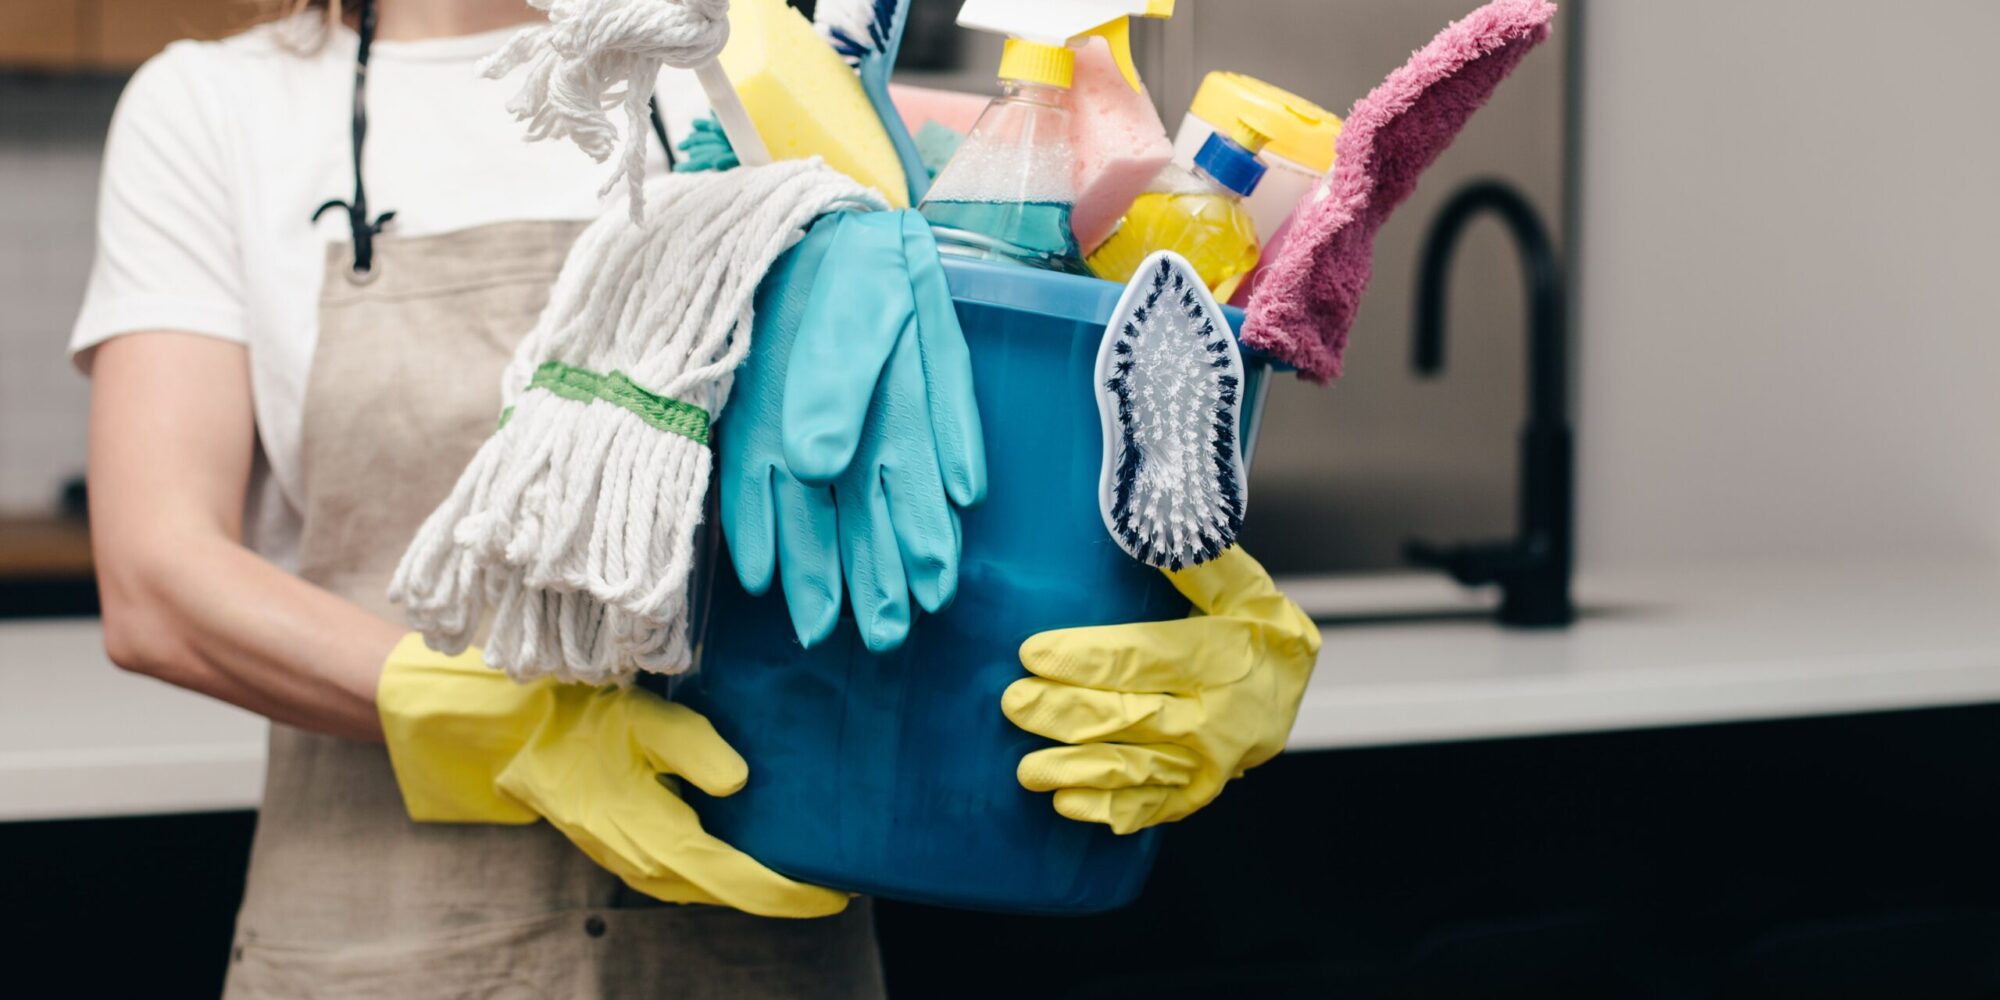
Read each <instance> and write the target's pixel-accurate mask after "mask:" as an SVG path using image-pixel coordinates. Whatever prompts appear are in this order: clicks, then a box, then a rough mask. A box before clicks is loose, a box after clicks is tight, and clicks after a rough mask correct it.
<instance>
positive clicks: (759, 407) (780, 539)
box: [716, 215, 840, 646]
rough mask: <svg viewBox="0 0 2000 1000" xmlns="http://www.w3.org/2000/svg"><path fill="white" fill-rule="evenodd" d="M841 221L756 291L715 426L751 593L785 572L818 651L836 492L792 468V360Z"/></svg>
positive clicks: (835, 219) (806, 636)
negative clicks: (751, 321) (745, 341)
mask: <svg viewBox="0 0 2000 1000" xmlns="http://www.w3.org/2000/svg"><path fill="white" fill-rule="evenodd" d="M839 222H840V216H837V215H830V216H826V217H825V218H822V219H820V220H819V221H818V222H816V223H814V224H813V226H812V228H811V229H810V230H808V231H807V233H806V235H805V238H804V239H803V240H800V241H799V244H798V246H795V247H793V248H792V249H791V250H789V251H787V252H786V253H785V255H784V256H782V257H779V258H778V262H777V263H776V264H775V265H773V266H772V268H771V272H770V273H769V274H767V275H765V276H764V281H763V284H761V285H759V286H758V288H757V300H756V304H755V306H754V308H755V309H756V322H755V325H754V326H753V327H752V330H751V337H750V354H749V356H748V357H747V358H746V359H745V360H744V362H743V366H742V367H741V368H739V369H737V372H736V385H735V388H734V389H733V390H732V391H731V393H730V400H729V405H728V406H725V407H723V409H722V416H721V418H720V419H719V420H718V421H717V423H716V448H717V451H718V452H719V453H720V457H721V465H722V471H721V476H722V503H721V515H722V534H723V537H724V538H726V539H727V540H728V542H729V554H730V558H731V560H732V561H733V562H734V563H735V564H736V576H737V579H739V580H741V581H742V582H743V589H744V590H747V591H749V592H750V593H752V594H763V593H765V592H766V591H768V590H770V588H771V580H772V578H773V576H775V575H777V574H778V573H779V570H780V567H782V572H783V576H782V580H783V588H784V594H785V607H786V608H787V610H788V611H789V613H790V614H791V618H792V631H793V632H794V633H795V634H797V635H798V637H799V641H800V642H803V643H805V644H806V645H807V646H811V645H813V644H814V643H817V642H819V641H820V640H821V639H824V638H826V636H827V635H828V634H829V633H831V632H832V631H833V626H834V624H835V623H836V622H837V621H838V620H839V617H840V547H839V538H838V535H837V528H836V523H835V512H834V507H833V490H831V489H830V488H828V487H825V486H807V485H805V484H804V483H801V482H799V480H798V478H797V477H795V476H793V475H792V473H791V470H790V469H787V468H786V467H785V454H784V444H783V441H782V438H781V434H782V431H783V423H782V415H783V404H784V398H785V395H784V393H785V370H786V361H787V359H788V358H789V357H790V356H791V351H792V341H793V339H794V336H795V335H796V334H797V332H798V326H799V316H800V315H801V314H802V313H804V312H805V306H806V299H807V298H808V297H810V296H811V294H812V287H813V276H814V275H816V274H817V273H818V272H819V268H820V263H821V262H822V261H823V260H825V259H826V253H827V248H828V247H829V246H831V245H832V243H833V236H834V230H835V229H836V228H837V227H838V225H839Z"/></svg>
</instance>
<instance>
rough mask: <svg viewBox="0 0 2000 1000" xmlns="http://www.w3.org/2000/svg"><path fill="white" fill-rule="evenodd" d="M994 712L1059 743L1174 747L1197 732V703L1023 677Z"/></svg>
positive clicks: (1200, 718)
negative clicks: (1168, 745) (1164, 745)
mask: <svg viewBox="0 0 2000 1000" xmlns="http://www.w3.org/2000/svg"><path fill="white" fill-rule="evenodd" d="M1000 710H1001V711H1002V712H1004V713H1005V714H1006V716H1007V718H1008V719H1009V720H1010V721H1012V722H1013V723H1014V725H1016V726H1019V727H1021V728H1022V729H1025V730H1027V731H1028V732H1031V733H1034V734H1035V735H1037V736H1046V737H1048V738H1049V739H1052V740H1056V741H1057V742H1061V743H1107V742H1108V743H1174V742H1178V741H1180V740H1182V739H1184V738H1186V737H1187V735H1188V734H1189V733H1192V732H1194V731H1195V730H1196V729H1198V728H1199V727H1200V726H1201V724H1202V721H1203V712H1202V709H1201V703H1200V702H1198V701H1195V700H1193V699H1189V698H1182V697H1178V696H1176V695H1168V694H1126V693H1124V692H1119V691H1099V690H1096V689H1095V688H1085V687H1077V686H1075V685H1073V684H1061V683H1057V682H1055V681H1045V680H1042V679H1041V678H1039V677H1026V678H1022V679H1021V680H1018V681H1015V682H1014V683H1012V684H1009V685H1007V690H1006V691H1004V692H1002V693H1001V695H1000Z"/></svg>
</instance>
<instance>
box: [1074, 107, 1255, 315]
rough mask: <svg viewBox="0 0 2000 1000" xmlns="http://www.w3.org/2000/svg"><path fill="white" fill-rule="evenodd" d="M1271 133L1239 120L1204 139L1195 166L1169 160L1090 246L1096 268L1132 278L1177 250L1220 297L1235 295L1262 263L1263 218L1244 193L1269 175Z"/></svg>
mask: <svg viewBox="0 0 2000 1000" xmlns="http://www.w3.org/2000/svg"><path fill="white" fill-rule="evenodd" d="M1266 138H1267V133H1265V132H1262V131H1260V130H1259V129H1257V128H1256V126H1255V125H1254V124H1253V123H1251V122H1247V121H1241V120H1239V121H1237V122H1235V123H1234V124H1233V126H1232V127H1231V128H1229V130H1228V133H1227V134H1225V133H1224V132H1223V131H1217V132H1216V133H1215V134H1213V135H1211V136H1209V137H1208V140H1207V141H1206V142H1204V143H1202V145H1201V149H1200V150H1199V151H1197V152H1196V153H1195V156H1194V168H1193V169H1191V170H1190V169H1186V168H1183V167H1180V166H1177V165H1174V164H1168V165H1167V166H1166V167H1165V168H1164V169H1162V170H1161V171H1160V174H1159V176H1158V177H1155V178H1153V182H1152V183H1151V184H1149V185H1147V188H1146V192H1145V193H1144V194H1141V195H1140V196H1139V197H1138V198H1136V199H1134V200H1133V201H1132V207H1131V208H1128V209H1126V210H1125V218H1123V219H1121V220H1119V223H1118V227H1117V228H1116V229H1113V230H1112V231H1111V235H1110V236H1108V237H1106V238H1105V240H1104V242H1103V243H1101V244H1099V245H1098V247H1097V249H1096V250H1094V251H1092V252H1091V254H1090V256H1089V258H1088V262H1089V264H1090V270H1091V272H1092V273H1093V274H1096V275H1097V276H1098V277H1100V278H1105V279H1108V280H1111V281H1119V282H1123V281H1129V280H1131V278H1132V275H1133V274H1134V273H1135V272H1137V271H1138V269H1139V265H1140V263H1141V262H1143V261H1144V260H1145V259H1146V258H1147V257H1148V256H1149V255H1151V254H1152V253H1153V252H1154V251H1157V250H1172V251H1174V252H1175V253H1178V254H1180V255H1181V256H1182V257H1185V258H1187V261H1188V263H1189V264H1191V265H1193V266H1194V270H1195V273H1196V274H1198V275H1200V276H1201V279H1202V281H1204V282H1206V283H1207V284H1208V287H1209V290H1210V291H1211V292H1213V293H1215V297H1216V298H1217V299H1218V300H1221V301H1224V302H1226V301H1228V300H1229V297H1230V296H1231V295H1234V294H1235V292H1236V286H1237V285H1238V284H1239V283H1241V282H1242V281H1243V279H1244V277H1245V276H1246V275H1248V274H1249V273H1250V272H1251V271H1253V270H1255V269H1256V267H1257V255H1258V250H1259V247H1258V242H1257V223H1256V221H1255V220H1254V219H1253V218H1251V215H1250V210H1249V209H1248V208H1246V207H1245V206H1244V204H1243V199H1244V198H1245V197H1247V196H1249V195H1250V193H1251V192H1253V191H1255V190H1256V189H1257V182H1258V181H1259V180H1261V179H1263V176H1264V164H1263V162H1262V161H1260V160H1258V159H1257V150H1258V149H1259V148H1260V147H1262V146H1263V144H1264V142H1265V141H1266Z"/></svg>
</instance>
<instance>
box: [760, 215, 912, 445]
mask: <svg viewBox="0 0 2000 1000" xmlns="http://www.w3.org/2000/svg"><path fill="white" fill-rule="evenodd" d="M904 273H905V269H904V263H903V241H902V227H901V223H900V222H898V221H897V219H896V216H895V214H894V213H891V212H864V213H852V214H847V215H842V216H841V217H840V219H839V229H838V230H837V231H836V232H835V233H834V236H833V244H832V246H831V247H830V248H829V249H828V251H827V258H826V260H825V262H824V263H822V265H821V266H820V270H819V273H818V274H817V275H816V276H815V278H814V281H813V289H812V295H811V297H810V298H809V299H808V300H807V302H806V308H805V312H804V314H803V315H802V316H800V317H799V329H798V337H797V339H796V340H794V341H793V342H792V354H791V358H790V363H789V364H788V366H787V370H788V371H789V372H791V373H794V374H801V375H805V376H809V377H801V378H787V379H786V380H785V400H784V420H783V425H782V426H783V428H784V433H783V437H784V451H785V464H786V465H787V466H789V467H790V468H791V472H792V475H794V476H797V477H798V478H799V479H800V480H801V481H803V482H806V483H810V484H814V485H826V484H829V483H831V482H833V481H834V480H835V479H836V478H838V477H839V476H840V474H841V473H842V472H843V471H845V470H846V469H847V467H848V465H849V464H850V463H852V462H853V460H854V451H855V448H856V447H857V446H858V445H859V444H860V442H861V431H862V426H863V425H864V424H865V423H866V421H867V417H868V409H869V401H870V400H872V399H873V398H874V397H875V385H876V383H877V382H878V381H880V379H881V374H882V368H883V365H884V364H886V363H887V362H888V360H889V352H890V350H891V349H892V348H894V347H895V346H896V342H897V341H898V340H900V339H902V337H903V334H904V331H905V329H906V328H908V327H910V326H913V325H914V322H915V320H914V316H913V315H912V308H913V307H912V303H911V300H910V284H909V282H908V280H906V279H905V278H904Z"/></svg>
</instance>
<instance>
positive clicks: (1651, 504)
mask: <svg viewBox="0 0 2000 1000" xmlns="http://www.w3.org/2000/svg"><path fill="white" fill-rule="evenodd" d="M1585 25H1586V27H1585V44H1584V47H1583V59H1584V66H1585V69H1584V74H1585V75H1584V79H1585V81H1586V85H1585V87H1584V92H1583V100H1584V113H1583V125H1582V130H1581V131H1582V136H1581V152H1582V157H1583V162H1582V178H1583V181H1582V202H1581V206H1582V207H1581V234H1580V237H1579V240H1580V243H1581V247H1580V255H1581V260H1582V279H1583V283H1582V300H1581V304H1580V310H1581V312H1580V315H1579V317H1578V319H1579V322H1578V324H1577V325H1578V332H1579V343H1580V357H1581V365H1582V377H1581V393H1582V398H1581V403H1580V407H1579V412H1580V415H1581V455H1580V469H1581V474H1582V493H1581V496H1580V498H1579V511H1580V514H1581V528H1582V536H1581V546H1582V548H1581V552H1582V558H1583V561H1584V564H1585V566H1586V568H1588V567H1592V566H1595V567H1604V568H1617V567H1624V566H1629V565H1636V564H1647V563H1653V562H1662V561H1677V560H1713V559H1717V558H1750V559H1797V558H1801V557H1804V558H1813V559H1822V560H1829V561H1845V562H1849V563H1854V564H1864V565H1865V564H1869V563H1873V562H1880V561H1885V560H1890V559H1940V558H1942V559H1968V558H1969V559H1991V558H1992V557H1993V556H1994V555H1995V553H1996V551H2000V305H1996V298H1995V294H1994V289H1995V287H1996V284H1995V273H1996V270H2000V251H1996V250H1995V240H1996V234H2000V184H1996V183H1995V178H1996V176H2000V166H1996V165H2000V127H1995V125H1994V108H1993V105H1994V98H1995V95H1996V94H2000V60H1995V59H1994V57H1993V53H1992V43H1993V39H1994V38H1996V37H2000V4H1994V3H1991V2H1987V0H1924V2H1919V3H1905V4H1894V5H1884V4H1880V3H1870V2H1865V0H1764V2H1759V3H1741V2H1736V0H1681V2H1678V3H1672V4H1656V3H1627V2H1615V3H1613V2H1593V3H1590V4H1589V9H1588V11H1587V18H1586V21H1585Z"/></svg>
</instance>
